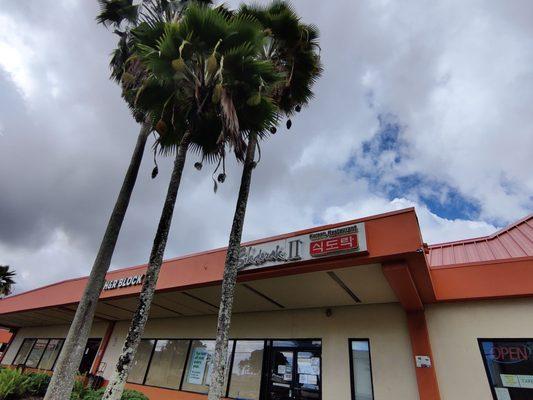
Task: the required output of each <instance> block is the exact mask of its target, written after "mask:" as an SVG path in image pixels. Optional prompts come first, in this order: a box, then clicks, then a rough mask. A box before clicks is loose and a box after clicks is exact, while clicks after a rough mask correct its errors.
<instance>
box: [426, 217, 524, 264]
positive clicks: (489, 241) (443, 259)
mask: <svg viewBox="0 0 533 400" xmlns="http://www.w3.org/2000/svg"><path fill="white" fill-rule="evenodd" d="M531 256H533V214H532V215H529V216H527V217H526V218H524V219H522V220H520V221H517V222H516V223H514V224H512V225H510V226H508V227H506V228H504V229H502V230H500V231H498V232H496V233H494V234H492V235H490V236H485V237H481V238H476V239H468V240H462V241H461V240H460V241H456V242H449V243H440V244H435V245H430V246H429V257H428V259H429V262H430V266H432V267H436V266H443V265H455V264H465V263H475V262H483V261H492V260H504V259H511V258H517V257H531Z"/></svg>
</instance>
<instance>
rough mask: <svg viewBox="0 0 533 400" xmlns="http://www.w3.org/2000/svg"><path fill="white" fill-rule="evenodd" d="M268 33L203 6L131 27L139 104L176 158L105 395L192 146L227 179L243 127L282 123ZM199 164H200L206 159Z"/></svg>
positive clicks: (135, 331)
mask: <svg viewBox="0 0 533 400" xmlns="http://www.w3.org/2000/svg"><path fill="white" fill-rule="evenodd" d="M265 35H266V33H265V32H264V30H263V28H262V26H261V24H260V23H259V22H258V21H257V20H256V19H255V18H253V17H251V16H249V15H246V14H244V13H239V14H234V13H232V12H230V11H228V10H227V9H226V8H224V7H218V8H216V9H213V8H209V7H206V6H202V5H199V4H192V5H190V6H188V7H187V8H186V9H185V10H184V12H183V15H182V16H181V18H179V19H177V20H175V21H174V22H171V23H168V22H167V23H163V22H159V23H141V24H139V26H138V27H136V28H135V29H133V30H132V36H133V38H134V44H135V52H134V54H133V55H132V57H130V59H131V60H134V62H138V63H140V65H141V66H142V68H144V69H145V71H146V74H147V78H146V79H145V81H144V83H143V85H142V86H141V87H140V88H139V90H138V91H137V94H136V96H135V107H137V108H139V109H141V110H145V111H146V112H147V113H149V114H150V115H151V116H152V118H154V120H153V122H154V125H155V127H156V130H157V132H158V133H159V137H158V139H157V143H156V146H155V147H156V149H159V150H160V151H161V152H162V153H163V154H169V153H175V161H174V168H173V171H172V176H171V179H170V182H169V186H168V191H167V196H166V199H165V202H164V205H163V210H162V213H161V217H160V220H159V226H158V228H157V232H156V235H155V238H154V243H153V247H152V251H151V254H150V260H149V263H148V269H147V271H146V275H145V278H144V281H143V286H142V290H141V294H140V301H139V305H138V308H137V309H136V311H135V313H134V315H133V318H132V321H131V324H130V329H129V331H128V335H127V337H126V340H125V342H124V345H123V349H122V353H121V355H120V357H119V360H118V362H117V365H116V367H115V371H114V373H113V376H112V377H111V380H110V382H109V384H108V386H107V389H106V393H105V394H104V396H103V399H113V400H115V399H119V398H120V396H121V394H122V391H123V389H124V384H125V382H126V379H127V376H128V373H129V369H130V366H131V363H132V361H133V358H134V357H135V353H136V351H137V347H138V345H139V343H140V341H141V337H142V334H143V332H144V327H145V325H146V321H147V319H148V314H149V311H150V305H151V302H152V299H153V296H154V292H155V286H156V283H157V279H158V276H159V271H160V269H161V264H162V262H163V255H164V250H165V247H166V243H167V239H168V232H169V229H170V225H171V221H172V215H173V211H174V205H175V202H176V197H177V192H178V189H179V186H180V181H181V175H182V171H183V167H184V164H185V159H186V155H187V151H188V149H189V147H192V148H194V149H195V150H196V151H198V152H199V153H200V154H201V156H202V161H203V160H207V161H215V162H216V161H218V166H220V164H222V173H220V174H219V175H218V177H217V181H218V182H223V181H224V179H225V172H224V165H225V162H224V160H225V157H226V150H227V149H228V148H230V149H233V151H234V152H235V155H236V157H237V159H239V160H244V158H245V155H246V154H248V152H247V151H246V133H249V134H250V135H251V132H263V131H266V130H267V129H269V128H272V127H273V126H274V124H275V123H276V121H277V115H278V112H277V110H278V109H277V106H276V105H275V104H274V103H273V101H272V99H271V98H269V97H268V96H265V95H264V94H265V93H269V92H271V91H272V90H273V88H274V87H277V86H278V85H279V83H280V82H281V79H282V74H280V73H279V72H277V71H276V70H275V68H274V64H273V63H272V62H271V61H269V60H265V59H263V58H262V57H261V53H262V50H263V43H264V40H265ZM195 166H196V167H197V168H199V169H200V168H201V166H202V163H201V162H198V163H196V165H195ZM218 166H217V168H216V169H215V171H217V170H218ZM215 185H216V182H215Z"/></svg>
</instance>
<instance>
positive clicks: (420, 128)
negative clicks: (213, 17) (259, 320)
mask: <svg viewBox="0 0 533 400" xmlns="http://www.w3.org/2000/svg"><path fill="white" fill-rule="evenodd" d="M43 3H44V5H42V7H39V8H36V7H29V6H27V4H26V3H25V2H12V3H10V4H9V3H8V4H9V5H8V6H7V7H4V8H3V9H2V11H1V12H0V85H3V84H4V81H3V80H1V79H2V78H3V75H2V74H1V73H2V71H7V72H8V73H9V76H10V78H11V80H12V81H13V82H14V83H15V84H16V86H17V88H18V90H19V91H21V92H22V93H23V96H22V100H23V101H22V102H21V101H20V99H19V97H20V93H19V94H18V95H17V94H16V93H12V92H13V91H11V92H9V93H8V91H7V90H4V86H2V91H0V102H1V104H0V126H1V127H2V128H0V129H2V130H3V135H1V136H0V140H1V143H0V181H1V182H2V190H3V193H2V196H1V199H0V218H1V219H2V221H3V222H4V221H8V225H9V226H7V227H6V226H5V225H6V224H5V223H4V227H3V228H4V229H3V230H2V229H0V254H1V260H0V262H3V263H9V264H11V265H13V266H14V267H15V268H16V270H17V271H19V274H20V275H19V276H21V277H22V278H23V281H21V282H20V283H19V285H18V287H19V290H20V289H22V288H24V289H27V288H31V287H35V286H39V285H41V284H44V283H47V282H50V281H55V280H59V279H64V278H70V277H73V276H78V275H80V274H86V273H88V272H89V269H90V266H91V264H92V262H93V259H94V254H95V251H96V249H97V247H98V242H99V240H100V238H101V234H102V232H103V228H104V226H105V223H106V218H107V216H108V214H109V212H110V210H111V207H112V204H113V202H114V199H115V196H116V193H117V191H118V188H119V185H120V183H121V181H122V178H123V173H124V170H125V168H126V165H127V162H128V160H129V156H130V151H131V148H132V147H133V144H134V140H135V134H136V132H137V130H138V126H137V125H136V124H135V123H134V122H133V121H132V119H131V117H130V115H129V113H128V110H127V107H126V106H125V105H124V104H123V102H122V100H121V98H120V94H119V90H118V88H116V87H115V86H114V84H113V83H111V82H109V81H108V79H107V78H108V68H107V63H108V55H109V52H110V51H111V49H112V48H113V46H114V41H115V37H114V36H113V35H112V33H111V32H106V30H105V29H104V28H103V27H101V26H97V25H96V24H95V21H94V15H95V13H96V10H97V5H96V3H95V2H86V1H82V0H80V1H77V2H76V1H75V0H65V1H63V2H62V3H58V2H56V1H53V0H48V3H46V2H45V1H44V0H43ZM234 3H237V1H235V2H234ZM293 3H294V5H295V7H296V8H297V10H298V12H299V13H301V15H302V18H303V19H304V20H305V21H310V22H313V23H315V24H317V25H318V26H319V27H320V29H321V47H322V59H323V61H324V64H325V72H324V76H323V77H322V78H321V80H320V81H319V84H318V85H317V87H316V98H315V100H314V101H313V102H312V103H311V104H310V106H309V107H308V108H306V109H304V110H303V111H302V113H301V114H299V115H297V116H296V117H295V118H294V119H293V122H294V124H293V128H292V129H291V130H290V131H289V132H287V131H286V130H285V129H284V128H281V129H279V131H278V134H276V135H275V136H273V137H272V138H270V139H269V140H268V142H266V143H264V144H263V145H262V150H263V159H262V161H261V163H260V165H259V168H257V170H256V171H255V172H254V180H253V186H252V191H251V195H250V202H249V206H248V213H247V218H246V223H245V232H244V238H245V240H247V239H256V238H260V237H265V236H268V235H272V234H278V233H282V232H287V231H291V230H295V229H301V228H308V227H310V226H315V225H319V224H323V223H329V222H335V221H340V220H346V219H352V218H356V217H361V216H366V215H371V214H375V213H380V212H386V211H390V210H396V209H399V208H403V207H407V206H415V207H416V209H417V214H418V217H419V221H420V225H421V228H422V233H423V237H424V239H425V240H426V241H427V242H430V243H431V242H439V241H445V240H455V239H461V238H465V237H472V236H479V235H485V234H489V233H491V232H493V231H494V230H495V229H496V226H493V225H495V224H497V225H502V224H504V223H508V222H511V221H512V220H514V219H518V218H520V217H521V216H523V215H524V214H526V213H527V212H528V211H530V210H531V209H532V208H533V206H532V203H531V201H532V200H531V194H532V193H533V174H531V168H530V167H529V166H530V164H531V159H532V156H533V153H532V150H531V149H533V131H532V130H533V127H532V125H531V123H530V119H531V117H530V110H529V108H530V105H531V104H532V103H533V102H532V100H533V73H532V72H531V71H532V70H531V65H532V62H533V42H532V41H531V40H530V38H531V36H532V33H533V31H532V30H533V28H532V26H531V24H530V21H531V20H532V19H533V15H532V12H533V3H530V2H528V1H516V2H483V1H474V2H468V3H465V2H460V1H458V0H457V1H451V2H445V3H443V2H433V3H427V4H424V5H423V6H422V5H421V3H420V2H414V1H405V2H401V3H399V2H392V1H379V2H377V1H372V2H359V1H357V2H356V1H351V0H345V1H344V2H339V3H338V4H336V6H335V7H332V6H331V4H329V3H328V2H324V1H321V0H298V1H296V0H295V1H293ZM50 10H52V11H50ZM15 92H16V91H15ZM20 103H22V104H23V105H24V106H25V107H26V108H24V107H23V105H21V104H20ZM379 115H388V116H389V117H391V118H394V120H395V121H396V122H397V123H398V124H399V125H400V126H401V127H402V131H401V135H400V140H401V146H396V147H394V148H392V149H389V150H387V151H382V152H380V153H379V154H372V155H367V157H363V153H362V144H363V143H364V142H365V141H368V140H371V139H373V138H375V137H376V134H377V133H378V132H379V121H378V116H379ZM397 156H401V161H400V162H397V161H396V158H397ZM354 157H355V158H354ZM195 160H196V157H195V156H194V155H192V154H191V156H190V157H189V165H188V167H187V170H186V172H185V174H184V177H183V183H182V187H181V188H180V192H179V193H180V194H179V199H178V203H177V206H176V212H175V213H176V214H175V218H174V222H173V228H172V230H171V235H170V238H169V245H168V249H167V252H166V256H167V257H173V256H177V255H182V254H185V253H189V252H193V251H201V250H206V249H209V248H213V247H217V246H223V245H225V244H226V241H227V234H228V232H229V229H230V225H231V219H232V215H233V210H234V202H235V199H236V191H237V187H238V184H239V180H240V169H239V168H238V167H237V166H236V165H234V163H233V162H228V179H227V181H226V183H225V184H224V185H222V186H221V187H220V189H219V192H218V193H217V194H216V195H214V194H213V193H212V180H211V170H210V168H212V167H210V166H206V167H205V168H204V170H203V171H201V172H196V171H195V170H194V169H193V168H191V165H190V163H192V162H194V161H195ZM151 163H152V161H151V154H149V153H148V152H147V153H146V156H145V160H144V163H143V165H142V168H141V172H140V175H139V180H138V183H137V187H136V189H135V191H134V195H133V198H132V202H131V206H130V209H129V211H128V215H127V217H126V221H125V224H124V226H123V229H122V233H121V236H120V239H119V243H118V245H117V250H116V253H115V257H114V259H113V266H114V267H123V266H128V265H133V264H138V263H143V262H146V260H147V258H148V254H149V250H150V246H151V243H152V240H153V235H154V232H155V229H156V225H157V221H158V218H159V213H160V208H161V205H162V201H163V196H164V194H165V192H166V183H167V179H168V176H169V173H170V168H171V160H169V159H166V160H161V161H160V171H161V172H160V176H159V177H158V178H157V179H156V180H154V181H152V180H151V179H150V178H149V173H150V170H151V167H152V165H151ZM350 163H353V166H352V167H350V165H351V164H350ZM363 172H364V174H363ZM409 174H415V175H423V176H424V177H425V178H426V179H427V182H430V183H433V182H437V183H438V187H433V186H431V187H430V185H423V186H418V187H413V188H410V189H409V190H408V191H407V190H406V188H403V189H404V190H403V192H402V191H400V193H395V194H394V195H392V197H391V195H390V194H388V193H387V192H386V191H385V190H382V187H383V186H384V185H385V184H391V183H395V182H397V181H398V177H400V176H405V175H409ZM376 179H377V180H378V182H377V183H376V182H373V180H376ZM452 190H455V191H457V193H458V194H459V195H461V196H462V197H464V198H467V199H469V200H472V201H473V202H476V203H479V205H480V215H472V216H470V217H467V216H460V217H449V218H448V219H446V218H443V217H442V215H441V216H439V215H436V214H435V212H436V211H435V210H430V209H429V208H428V204H427V203H426V202H424V201H423V199H424V198H426V197H428V196H432V197H434V198H435V199H440V201H441V203H443V204H441V206H442V208H446V207H447V204H446V202H447V201H448V199H449V192H450V191H452ZM0 228H2V226H0ZM43 271H45V272H46V275H45V276H43Z"/></svg>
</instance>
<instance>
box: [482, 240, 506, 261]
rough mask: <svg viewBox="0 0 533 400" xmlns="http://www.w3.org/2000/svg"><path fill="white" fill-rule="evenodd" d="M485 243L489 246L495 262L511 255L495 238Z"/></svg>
mask: <svg viewBox="0 0 533 400" xmlns="http://www.w3.org/2000/svg"><path fill="white" fill-rule="evenodd" d="M487 243H488V245H489V246H490V249H491V251H492V254H494V257H495V258H496V259H497V260H501V259H504V258H510V257H511V253H509V252H508V251H507V249H506V248H505V246H504V244H503V243H502V242H501V241H500V238H499V237H495V238H494V239H492V240H491V241H490V242H487Z"/></svg>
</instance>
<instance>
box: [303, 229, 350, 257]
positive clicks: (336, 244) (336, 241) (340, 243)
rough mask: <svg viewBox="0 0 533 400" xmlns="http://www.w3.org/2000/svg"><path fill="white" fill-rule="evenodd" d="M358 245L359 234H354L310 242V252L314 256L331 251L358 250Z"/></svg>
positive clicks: (323, 254)
mask: <svg viewBox="0 0 533 400" xmlns="http://www.w3.org/2000/svg"><path fill="white" fill-rule="evenodd" d="M358 247H359V242H358V240H357V234H353V235H348V236H339V237H334V238H330V239H324V240H317V241H316V242H311V243H309V253H310V254H311V256H312V257H320V256H325V255H328V254H331V253H338V252H344V251H349V250H357V248H358Z"/></svg>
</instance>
